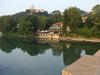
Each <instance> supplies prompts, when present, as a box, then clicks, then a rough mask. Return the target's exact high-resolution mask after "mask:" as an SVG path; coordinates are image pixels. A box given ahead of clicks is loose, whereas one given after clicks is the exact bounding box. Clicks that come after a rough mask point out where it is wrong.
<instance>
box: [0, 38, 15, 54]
mask: <svg viewBox="0 0 100 75" xmlns="http://www.w3.org/2000/svg"><path fill="white" fill-rule="evenodd" d="M15 47H16V44H15V43H14V41H12V40H11V39H8V38H0V48H1V49H2V50H3V51H4V52H6V53H10V52H11V51H12V49H14V48H15Z"/></svg>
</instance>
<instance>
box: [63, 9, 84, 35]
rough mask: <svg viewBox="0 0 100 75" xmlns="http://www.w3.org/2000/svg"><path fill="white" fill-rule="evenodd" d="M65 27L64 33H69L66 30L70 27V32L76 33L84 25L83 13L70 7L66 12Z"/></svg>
mask: <svg viewBox="0 0 100 75" xmlns="http://www.w3.org/2000/svg"><path fill="white" fill-rule="evenodd" d="M63 17H64V26H63V33H65V34H66V33H67V32H66V30H67V28H68V27H69V28H70V32H72V33H73V32H76V31H77V29H78V27H79V25H80V24H81V23H82V18H81V13H80V11H79V9H78V8H76V7H70V8H69V9H66V10H65V11H64V16H63Z"/></svg>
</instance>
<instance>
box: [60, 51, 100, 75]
mask: <svg viewBox="0 0 100 75" xmlns="http://www.w3.org/2000/svg"><path fill="white" fill-rule="evenodd" d="M62 75H100V50H99V51H98V52H97V53H95V54H94V55H93V56H91V55H87V56H84V57H81V58H80V59H78V60H77V61H76V62H74V63H73V64H71V65H69V66H68V67H66V68H65V69H63V71H62Z"/></svg>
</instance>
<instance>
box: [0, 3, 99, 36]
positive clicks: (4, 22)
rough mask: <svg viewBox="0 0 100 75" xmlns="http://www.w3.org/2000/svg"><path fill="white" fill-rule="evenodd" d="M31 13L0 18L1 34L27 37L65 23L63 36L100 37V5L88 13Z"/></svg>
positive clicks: (72, 8) (67, 10) (69, 11)
mask: <svg viewBox="0 0 100 75" xmlns="http://www.w3.org/2000/svg"><path fill="white" fill-rule="evenodd" d="M29 13H30V11H28V10H26V11H25V12H20V13H17V14H15V15H9V16H1V17H0V32H2V33H3V34H8V33H10V34H11V33H14V34H15V33H17V34H21V35H23V34H24V35H27V34H32V33H35V32H37V31H38V30H48V29H49V27H50V26H51V25H52V24H53V23H56V22H61V21H63V23H64V25H63V28H62V35H65V36H85V37H86V36H88V37H100V5H96V6H94V7H93V9H92V11H91V12H89V13H87V12H85V11H82V10H80V9H79V8H76V7H70V8H69V9H65V11H64V13H61V12H60V11H59V10H55V11H53V12H52V13H48V12H47V11H44V12H38V13H37V12H36V13H32V14H29Z"/></svg>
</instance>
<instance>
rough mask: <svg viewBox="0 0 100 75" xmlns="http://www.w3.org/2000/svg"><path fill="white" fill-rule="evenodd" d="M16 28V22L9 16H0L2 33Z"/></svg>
mask: <svg viewBox="0 0 100 75" xmlns="http://www.w3.org/2000/svg"><path fill="white" fill-rule="evenodd" d="M15 30H16V22H15V21H14V20H13V19H12V17H11V16H2V17H0V31H1V32H2V33H8V32H14V31H15Z"/></svg>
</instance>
